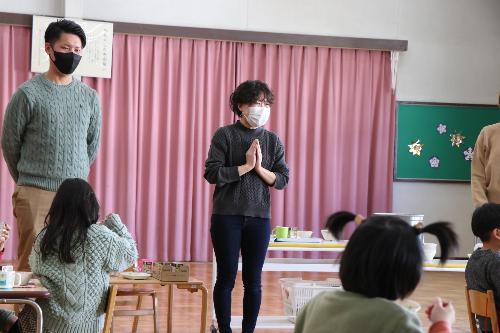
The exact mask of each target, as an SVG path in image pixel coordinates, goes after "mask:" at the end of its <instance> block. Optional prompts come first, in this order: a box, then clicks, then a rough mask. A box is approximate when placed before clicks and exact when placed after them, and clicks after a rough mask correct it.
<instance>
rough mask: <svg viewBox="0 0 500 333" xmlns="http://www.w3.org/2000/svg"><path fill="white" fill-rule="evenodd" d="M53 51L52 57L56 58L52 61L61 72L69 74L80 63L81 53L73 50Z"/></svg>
mask: <svg viewBox="0 0 500 333" xmlns="http://www.w3.org/2000/svg"><path fill="white" fill-rule="evenodd" d="M53 51H54V58H55V59H56V60H55V61H53V63H54V65H56V67H57V69H58V70H59V71H60V72H61V73H63V74H71V73H73V72H74V71H75V69H76V67H77V66H78V64H79V63H80V60H81V59H82V56H81V55H78V54H76V53H73V52H68V53H64V52H57V51H55V50H53Z"/></svg>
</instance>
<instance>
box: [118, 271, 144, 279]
mask: <svg viewBox="0 0 500 333" xmlns="http://www.w3.org/2000/svg"><path fill="white" fill-rule="evenodd" d="M120 275H121V276H122V277H123V278H125V279H129V280H146V279H149V278H150V277H151V274H149V273H144V272H122V273H120Z"/></svg>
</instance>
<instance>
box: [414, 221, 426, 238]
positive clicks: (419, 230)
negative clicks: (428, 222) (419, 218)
mask: <svg viewBox="0 0 500 333" xmlns="http://www.w3.org/2000/svg"><path fill="white" fill-rule="evenodd" d="M413 229H414V230H415V233H416V234H417V235H420V234H421V233H422V232H423V231H422V230H423V229H424V224H423V223H422V222H418V223H417V224H415V225H414V226H413Z"/></svg>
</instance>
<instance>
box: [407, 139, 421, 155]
mask: <svg viewBox="0 0 500 333" xmlns="http://www.w3.org/2000/svg"><path fill="white" fill-rule="evenodd" d="M408 147H410V150H409V152H410V153H412V154H413V156H415V155H418V156H420V153H421V152H422V149H423V148H424V145H423V144H422V143H420V139H419V140H417V141H412V143H411V144H410V145H408Z"/></svg>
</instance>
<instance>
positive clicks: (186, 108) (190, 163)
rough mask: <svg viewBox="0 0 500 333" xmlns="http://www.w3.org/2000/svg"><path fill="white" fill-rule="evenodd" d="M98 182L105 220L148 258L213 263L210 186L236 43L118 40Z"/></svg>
mask: <svg viewBox="0 0 500 333" xmlns="http://www.w3.org/2000/svg"><path fill="white" fill-rule="evenodd" d="M113 51H114V52H113V54H114V57H113V78H120V79H112V80H106V79H85V80H84V81H85V82H87V83H88V84H89V85H90V86H92V87H94V88H95V89H96V90H97V91H98V92H99V95H100V96H101V98H102V104H103V115H104V117H103V137H102V146H101V149H100V152H99V155H98V157H97V160H96V163H95V167H94V168H93V170H94V171H95V172H93V174H92V175H91V181H92V183H93V185H94V188H96V191H97V193H98V195H99V197H100V198H102V201H103V206H104V208H105V211H106V212H109V211H117V212H118V213H120V215H121V216H122V217H123V219H124V220H125V221H127V222H128V225H129V227H131V229H132V230H134V231H135V236H136V239H137V244H138V247H139V253H140V255H141V257H143V258H155V259H156V258H160V259H164V260H166V259H169V260H208V259H209V258H210V257H211V250H210V244H211V243H210V238H209V235H210V232H209V228H210V225H209V218H208V217H209V212H210V209H211V207H210V198H211V193H212V189H211V187H210V186H209V185H208V184H207V183H206V182H205V181H204V179H203V170H204V161H205V158H206V156H207V152H208V147H209V145H210V139H211V136H212V134H213V132H215V130H216V129H217V128H218V127H220V126H222V125H224V124H227V123H230V122H231V121H232V118H233V117H232V113H231V112H230V111H229V110H228V108H227V100H228V96H229V94H230V92H231V90H232V89H233V88H234V84H235V76H234V67H235V45H234V43H228V42H217V41H202V40H189V39H171V38H160V37H141V36H123V35H116V36H115V38H114V45H113Z"/></svg>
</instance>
